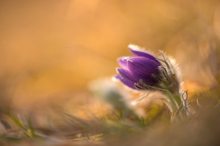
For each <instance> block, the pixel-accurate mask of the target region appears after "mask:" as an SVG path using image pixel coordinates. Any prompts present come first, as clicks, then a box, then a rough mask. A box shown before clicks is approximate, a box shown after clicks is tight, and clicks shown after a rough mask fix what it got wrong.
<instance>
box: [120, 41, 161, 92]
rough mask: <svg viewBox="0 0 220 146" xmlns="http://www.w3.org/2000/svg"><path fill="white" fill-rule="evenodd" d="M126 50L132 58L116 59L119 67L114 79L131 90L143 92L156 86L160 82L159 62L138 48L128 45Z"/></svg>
mask: <svg viewBox="0 0 220 146" xmlns="http://www.w3.org/2000/svg"><path fill="white" fill-rule="evenodd" d="M128 48H129V49H130V51H131V52H132V53H133V55H134V56H129V57H121V58H119V59H118V63H119V65H120V67H119V68H117V72H118V74H117V75H116V78H117V79H119V80H120V81H121V82H122V83H124V84H125V85H126V86H128V87H130V88H132V89H137V90H145V89H150V88H151V87H153V86H156V85H157V84H158V83H159V81H160V70H159V67H160V66H161V63H160V62H159V60H158V59H157V58H156V57H154V56H153V55H152V54H150V53H148V52H146V51H145V50H142V49H140V48H139V47H138V46H135V45H129V46H128Z"/></svg>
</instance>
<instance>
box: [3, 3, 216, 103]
mask: <svg viewBox="0 0 220 146" xmlns="http://www.w3.org/2000/svg"><path fill="white" fill-rule="evenodd" d="M0 34H1V35H0V70H1V71H0V77H1V83H2V84H3V85H4V89H2V90H4V92H5V95H7V96H8V97H13V100H14V103H16V104H17V105H19V106H23V105H24V104H25V105H27V106H30V107H31V106H32V105H33V104H39V105H40V104H42V103H47V102H56V101H58V102H59V101H62V100H63V99H65V96H70V95H72V94H74V93H77V92H81V91H84V90H87V85H88V83H89V82H90V81H91V80H95V79H97V78H101V77H106V76H113V75H114V74H115V67H116V66H117V62H116V59H117V57H119V56H122V55H129V51H128V50H127V45H128V44H130V43H135V44H138V45H140V46H143V47H145V48H146V49H150V50H152V51H154V52H155V53H158V50H164V51H165V52H167V54H169V55H171V56H173V57H175V58H176V60H177V62H178V63H179V65H180V68H181V69H182V72H183V78H184V80H185V82H186V85H185V86H186V88H187V89H188V90H190V91H191V92H196V91H198V90H201V89H209V88H212V87H214V86H216V84H217V79H216V77H217V76H218V74H219V63H220V62H219V60H218V58H219V56H220V55H219V54H220V49H219V47H220V45H219V44H220V2H219V1H218V0H194V1H190V0H184V1H179V0H139V1H133V0H120V1H118V0H111V1H107V0H62V1H61V0H35V1H34V0H31V1H28V0H19V1H16V0H5V1H4V0H1V1H0Z"/></svg>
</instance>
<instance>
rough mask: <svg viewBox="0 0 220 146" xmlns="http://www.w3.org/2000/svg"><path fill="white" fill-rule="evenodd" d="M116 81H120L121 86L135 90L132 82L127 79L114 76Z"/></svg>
mask: <svg viewBox="0 0 220 146" xmlns="http://www.w3.org/2000/svg"><path fill="white" fill-rule="evenodd" d="M115 78H116V79H118V80H120V81H121V82H122V83H123V84H125V85H126V86H128V87H130V88H132V89H135V86H134V82H133V81H131V80H129V79H126V78H124V77H122V76H121V75H116V76H115Z"/></svg>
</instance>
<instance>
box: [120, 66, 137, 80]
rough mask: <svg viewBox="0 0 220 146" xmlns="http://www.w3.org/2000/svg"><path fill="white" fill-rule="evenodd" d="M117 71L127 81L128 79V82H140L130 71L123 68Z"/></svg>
mask: <svg viewBox="0 0 220 146" xmlns="http://www.w3.org/2000/svg"><path fill="white" fill-rule="evenodd" d="M116 70H117V72H118V73H119V74H120V75H121V76H122V77H123V78H126V79H128V80H131V81H133V82H136V81H138V80H137V79H135V78H134V77H133V75H132V74H131V73H130V72H129V71H128V70H125V69H123V68H117V69H116Z"/></svg>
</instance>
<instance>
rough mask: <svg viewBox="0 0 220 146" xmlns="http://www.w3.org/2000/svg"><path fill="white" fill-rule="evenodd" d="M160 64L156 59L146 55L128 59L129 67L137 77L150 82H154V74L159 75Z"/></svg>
mask: <svg viewBox="0 0 220 146" xmlns="http://www.w3.org/2000/svg"><path fill="white" fill-rule="evenodd" d="M158 67H159V66H158V64H157V63H155V61H153V60H150V59H147V58H144V57H132V58H131V59H129V61H128V68H129V71H130V72H131V74H132V75H133V76H134V78H135V79H139V80H140V79H142V80H144V81H146V82H148V83H153V82H154V81H155V77H153V76H152V75H153V74H154V75H158V73H159V69H158Z"/></svg>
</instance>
